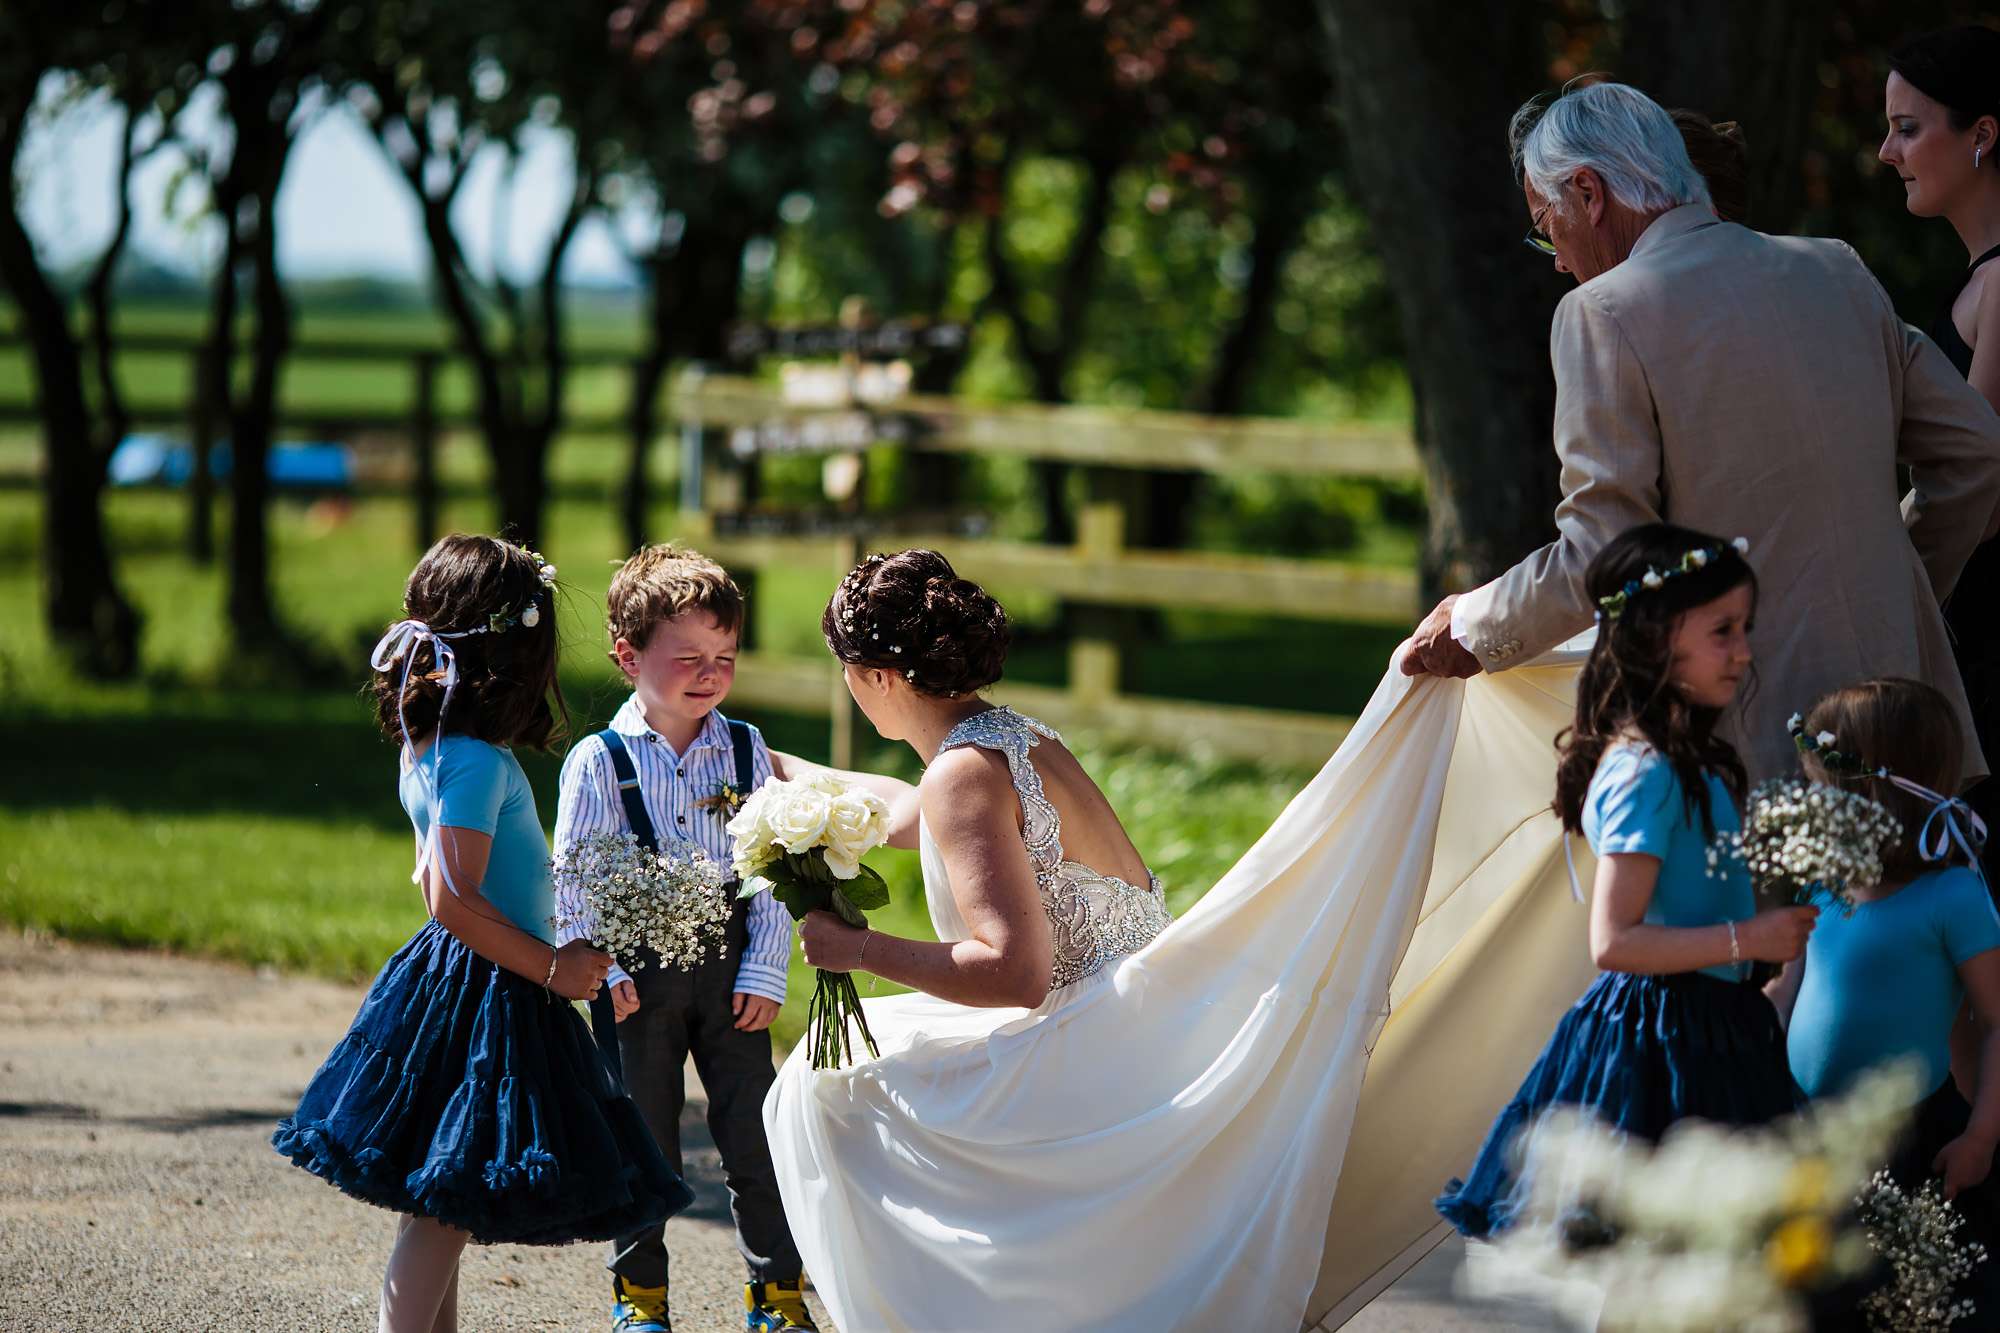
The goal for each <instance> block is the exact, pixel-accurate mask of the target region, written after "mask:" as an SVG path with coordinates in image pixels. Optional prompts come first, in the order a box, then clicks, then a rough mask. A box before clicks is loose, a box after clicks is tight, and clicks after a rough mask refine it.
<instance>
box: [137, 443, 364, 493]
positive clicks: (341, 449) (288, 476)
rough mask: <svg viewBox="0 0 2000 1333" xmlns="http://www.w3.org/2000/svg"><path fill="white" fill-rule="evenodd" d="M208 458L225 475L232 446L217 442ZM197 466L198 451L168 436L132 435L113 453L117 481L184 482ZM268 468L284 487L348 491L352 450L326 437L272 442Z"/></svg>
mask: <svg viewBox="0 0 2000 1333" xmlns="http://www.w3.org/2000/svg"><path fill="white" fill-rule="evenodd" d="M208 459H209V470H210V471H211V472H212V473H213V474H214V476H215V479H216V480H217V481H225V480H227V479H228V477H229V466H230V453H229V446H228V445H227V444H218V445H216V446H215V447H214V448H212V449H210V450H209V454H208ZM193 470H194V450H193V449H192V448H190V447H189V446H188V444H187V442H186V441H185V440H175V439H170V438H168V437H167V436H164V435H128V436H126V437H125V438H124V439H123V440H121V441H119V443H118V448H117V449H115V450H114V451H113V452H112V454H111V470H110V474H111V484H112V485H114V486H185V485H187V482H188V476H189V474H190V473H191V472H192V471H193ZM269 471H270V477H271V484H272V485H273V486H275V487H278V488H279V489H281V490H304V491H344V490H347V489H349V488H351V487H352V486H353V485H354V451H353V450H351V449H349V448H348V447H347V446H346V445H344V444H336V443H332V442H328V441H304V440H286V441H284V442H282V443H279V444H274V445H272V446H271V454H270V460H269Z"/></svg>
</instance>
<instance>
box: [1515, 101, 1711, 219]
mask: <svg viewBox="0 0 2000 1333" xmlns="http://www.w3.org/2000/svg"><path fill="white" fill-rule="evenodd" d="M1507 138H1508V141H1509V143H1511V144H1512V146H1513V150H1514V169H1515V173H1516V174H1517V175H1518V176H1520V177H1521V178H1522V179H1524V180H1526V181H1527V183H1528V184H1530V185H1532V186H1534V187H1535V193H1536V194H1538V195H1540V196H1541V197H1542V198H1544V199H1546V200H1549V201H1550V202H1551V203H1553V204H1554V205H1555V207H1556V211H1557V212H1560V213H1564V214H1567V213H1568V212H1569V208H1568V205H1567V203H1566V202H1565V201H1564V199H1563V192H1562V187H1563V185H1564V184H1565V183H1567V182H1568V181H1569V179H1570V178H1571V177H1572V176H1574V175H1575V174H1576V173H1577V171H1578V170H1579V169H1581V168H1583V167H1589V168H1590V169H1591V170H1593V171H1595V172H1596V173H1597V174H1598V175H1599V176H1600V177H1602V178H1603V180H1604V185H1605V188H1606V189H1607V190H1609V191H1610V192H1611V196H1612V198H1614V199H1616V200H1617V201H1618V202H1619V203H1621V204H1623V205H1625V206H1626V207H1627V208H1630V209H1633V210H1635V211H1636V212H1640V213H1661V212H1665V211H1666V210H1667V209H1669V208H1676V207H1678V206H1680V205H1681V204H1702V205H1705V206H1708V207H1711V208H1712V207H1714V204H1713V203H1712V202H1711V201H1710V199H1709V196H1708V182H1707V181H1706V180H1704V179H1703V178H1702V174H1701V173H1700V172H1699V171H1696V170H1695V166H1694V163H1693V162H1692V161H1690V160H1689V158H1688V151H1687V141H1686V140H1684V139H1682V138H1681V132H1680V128H1679V127H1678V126H1676V125H1675V124H1674V122H1673V118H1672V117H1671V116H1669V115H1668V114H1667V113H1666V109H1665V108H1664V107H1662V106H1661V105H1660V104H1659V103H1658V102H1655V101H1654V100H1653V99H1652V98H1650V97H1648V96H1646V94H1644V93H1642V92H1640V91H1639V90H1638V89H1637V88H1634V87H1632V86H1630V85H1629V84H1623V83H1593V84H1590V85H1589V86H1587V87H1583V88H1577V89H1574V90H1565V91H1563V92H1561V93H1559V94H1557V96H1556V97H1555V99H1554V100H1553V101H1547V100H1544V99H1542V98H1535V99H1534V100H1532V101H1530V102H1529V103H1528V104H1527V105H1525V106H1523V107H1522V108H1521V109H1520V110H1519V111H1516V112H1515V113H1514V119H1513V121H1512V123H1510V124H1509V125H1508V127H1507Z"/></svg>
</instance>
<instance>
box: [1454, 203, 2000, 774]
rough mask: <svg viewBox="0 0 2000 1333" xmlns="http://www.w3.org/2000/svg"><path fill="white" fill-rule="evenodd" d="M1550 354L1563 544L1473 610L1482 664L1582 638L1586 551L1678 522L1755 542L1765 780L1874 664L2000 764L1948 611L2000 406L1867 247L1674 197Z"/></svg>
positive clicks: (1742, 707) (1988, 487) (1553, 338)
mask: <svg viewBox="0 0 2000 1333" xmlns="http://www.w3.org/2000/svg"><path fill="white" fill-rule="evenodd" d="M1550 351H1551V355H1552V359H1553V361H1554V363H1555V375H1556V420H1555V445H1556V453H1557V454H1558V455H1559V457H1560V458H1561V461H1562V491H1563V498H1562V503H1561V504H1560V505H1559V506H1558V507H1557V509H1556V528H1557V530H1558V532H1559V534H1560V535H1559V536H1558V537H1557V538H1556V540H1555V541H1553V542H1551V543H1549V545H1547V546H1545V547H1543V548H1542V549H1541V550H1539V551H1536V552H1535V553H1534V554H1533V555H1531V556H1529V557H1528V558H1527V559H1525V560H1523V561H1522V562H1521V563H1520V564H1518V565H1516V566H1515V567H1514V568H1513V569H1511V570H1509V571H1508V572H1507V573H1505V574H1503V575H1501V576H1500V577H1499V578H1498V579H1496V580H1495V581H1494V582H1492V583H1489V584H1487V585H1486V586H1485V587H1483V588H1480V589H1477V590H1476V591H1474V592H1472V593H1469V594H1467V596H1466V597H1465V598H1464V599H1463V601H1462V604H1461V606H1460V607H1459V609H1458V614H1457V615H1456V616H1455V618H1454V620H1455V624H1456V627H1457V629H1458V631H1459V635H1460V637H1461V639H1462V640H1463V641H1464V643H1465V645H1466V647H1468V648H1469V649H1471V650H1472V652H1473V653H1474V654H1475V655H1476V656H1477V657H1478V658H1479V660H1480V662H1481V664H1482V665H1483V666H1485V667H1486V668H1487V669H1488V670H1489V671H1499V670H1502V669H1504V668H1506V667H1508V666H1510V665H1514V664H1517V663H1521V662H1526V661H1528V660H1529V659H1531V658H1533V657H1536V656H1538V655H1539V654H1541V653H1542V652H1544V651H1545V650H1547V649H1549V648H1552V647H1554V646H1555V645H1556V644H1558V643H1561V642H1563V641H1564V640H1565V639H1568V638H1569V637H1571V636H1572V635H1575V634H1577V633H1580V632H1581V631H1583V630H1584V629H1586V628H1588V627H1589V626H1590V624H1591V621H1592V607H1591V604H1590V599H1589V598H1588V596H1587V595H1586V594H1585V592H1584V584H1583V573H1584V568H1585V566H1587V565H1588V564H1589V563H1590V559H1591V557H1592V556H1594V555H1595V554H1596V553H1597V552H1598V551H1599V550H1601V549H1602V548H1603V547H1604V545H1605V543H1606V542H1608V541H1609V540H1610V539H1611V538H1612V537H1614V536H1616V535H1617V534H1618V533H1620V532H1622V531H1624V530H1625V529H1626V528H1629V527H1631V526H1633V525H1634V524H1638V523H1647V522H1654V521H1658V520H1662V519H1664V520H1666V521H1668V522H1671V523H1679V524H1683V525H1685V526H1688V527H1692V528H1698V529H1701V530H1703V531H1707V532H1711V533H1714V534H1716V535H1718V536H1721V537H1724V538H1731V537H1737V536H1744V537H1748V538H1749V539H1750V543H1751V547H1750V563H1751V564H1752V565H1753V566H1754V567H1755V568H1756V570H1757V575H1758V580H1759V583H1760V585H1761V593H1760V598H1759V604H1758V618H1757V628H1756V632H1755V634H1754V636H1753V640H1752V646H1753V649H1754V651H1755V653H1756V655H1757V676H1758V684H1757V687H1756V688H1755V690H1754V691H1752V692H1750V693H1748V694H1747V695H1746V696H1745V697H1744V698H1743V699H1742V700H1740V701H1739V703H1738V706H1737V708H1736V709H1735V710H1734V715H1733V717H1732V719H1731V721H1730V724H1729V725H1730V728H1731V732H1732V736H1731V739H1733V740H1734V741H1735V742H1736V743H1737V744H1738V746H1739V748H1740V749H1741V750H1742V753H1743V756H1744V759H1745V760H1746V761H1747V762H1748V763H1749V765H1750V770H1751V774H1752V776H1753V778H1764V777H1771V776H1776V775H1778V774H1781V773H1785V772H1789V771H1791V770H1792V767H1793V753H1792V749H1791V743H1790V740H1789V738H1788V737H1787V736H1786V734H1785V726H1784V724H1785V719H1786V718H1787V717H1788V716H1789V715H1790V714H1791V713H1793V712H1795V711H1798V710H1801V709H1803V708H1805V707H1806V705H1808V704H1809V703H1811V702H1812V701H1813V699H1814V698H1816V697H1817V696H1819V695H1820V694H1822V693H1824V692H1825V691H1827V690H1829V689H1833V688H1836V687H1838V686H1840V685H1844V684H1848V683H1850V682H1853V681H1856V680H1860V679H1864V678H1866V677H1869V676H1881V675H1899V676H1914V677H1916V678H1918V679H1920V680H1926V681H1929V682H1930V683H1931V684H1933V685H1935V686H1937V687H1938V688H1939V689H1941V690H1943V691H1944V692H1945V693H1946V694H1947V695H1948V696H1950V698H1951V699H1952V700H1953V702H1954V703H1955V704H1956V705H1957V706H1958V709H1959V714H1960V719H1961V722H1962V724H1963V726H1964V728H1965V735H1966V739H1967V742H1968V746H1969V748H1970V760H1969V764H1968V771H1967V774H1966V776H1967V777H1968V778H1971V777H1974V776H1977V775H1980V774H1983V773H1985V772H1986V771H1987V769H1986V764H1985V761H1984V759H1983V758H1982V757H1981V756H1980V754H1979V750H1978V742H1977V741H1976V740H1975V739H1974V738H1973V732H1972V722H1971V716H1970V713H1969V711H1968V710H1967V708H1966V703H1965V691H1964V688H1963V686H1962V685H1961V684H1960V681H1959V677H1958V668H1957V666H1956V665H1955V664H1954V662H1953V660H1952V654H1951V645H1950V642H1949V640H1948V639H1947V637H1946V632H1945V627H1944V621H1943V618H1942V617H1941V616H1940V614H1939V612H1938V602H1939V600H1940V599H1942V598H1943V597H1944V596H1945V594H1947V593H1948V592H1950V591H1951V587H1952V584H1953V582H1954V581H1956V579H1957V578H1958V574H1959V571H1960V569H1962V568H1963V567H1964V564H1965V561H1966V558H1967V557H1968V556H1970V555H1971V553H1972V550H1973V547H1974V546H1975V545H1977V543H1978V542H1979V540H1980V538H1981V536H1982V535H1983V534H1984V533H1985V532H1986V531H1987V529H1988V526H1989V524H1990V523H1991V522H1992V521H1993V520H1994V518H1995V511H1996V509H2000V418H1996V417H1995V416H1994V413H1993V409H1992V408H1991V407H1989V406H1988V405H1987V403H1986V400H1985V399H1984V398H1982V397H1981V396H1980V395H1979V394H1978V393H1977V392H1976V391H1974V390H1973V389H1972V388H1971V387H1969V386H1968V385H1967V384H1966V383H1965V381H1964V380H1963V379H1962V378H1960V376H1959V375H1958V373H1957V372H1956V371H1955V370H1954V369H1953V368H1952V366H1951V363H1950V362H1948V361H1947V360H1945V357H1944V354H1943V353H1942V352H1940V351H1938V349H1937V348H1936V347H1935V346H1934V345H1932V343H1931V342H1930V341H1929V340H1928V339H1927V338H1925V337H1924V336H1923V335H1922V334H1920V333H1918V332H1917V331H1916V330H1914V329H1912V328H1910V327H1909V326H1908V325H1906V324H1904V323H1903V321H1902V320H1901V319H1899V318H1897V316H1896V312H1895V309H1894V307H1893V306H1891V304H1890V302H1889V297H1888V294H1887V293H1886V292H1884V291H1883V290H1882V287H1881V285H1880V284H1879V283H1877V282H1876V281H1875V278H1874V276H1873V275H1872V274H1870V273H1869V272H1868V269H1867V268H1866V267H1865V266H1864V265H1863V264H1862V263H1861V260H1860V258H1859V257H1858V256H1857V255H1856V254H1855V253H1854V251H1853V250H1852V249H1850V248H1849V247H1848V246H1847V245H1845V244H1843V243H1842V242H1839V241H1831V240H1812V239H1806V238H1801V237H1788V236H1766V235H1763V234H1761V233H1759V232H1754V231H1750V230H1748V229H1747V228H1744V227H1739V226H1736V225H1734V224H1731V223H1725V222H1719V221H1717V220H1716V218H1715V217H1714V215H1713V214H1711V213H1710V212H1709V211H1708V210H1707V209H1705V208H1701V207H1699V206H1695V205H1689V206H1686V207H1682V208H1676V209H1673V210H1672V211H1670V212H1668V213H1665V214H1663V215H1661V216H1660V217H1659V218H1657V219H1655V220H1654V222H1653V224H1652V225H1651V226H1650V227H1648V228H1647V229H1646V231H1645V233H1644V234H1643V235H1641V236H1640V238H1639V240H1638V243H1637V244H1636V245H1634V246H1633V248H1632V254H1631V256H1630V257H1629V258H1628V259H1627V260H1626V261H1625V262H1624V263H1622V264H1620V265H1618V266H1617V267H1616V268H1613V269H1611V270H1609V271H1608V272H1605V273H1602V274H1600V275H1598V276H1597V277H1595V278H1593V279H1591V280H1590V281H1589V282H1586V283H1583V284H1582V285H1581V286H1579V287H1578V288H1577V289H1576V290H1575V291H1573V292H1571V293H1570V294H1569V295H1568V296H1566V297H1564V298H1563V301H1562V304H1561V305H1560V306H1558V307H1557V310H1556V317H1555V324H1554V327H1553V329H1552V331H1551V334H1550ZM1899 463H1900V464H1904V465H1907V466H1908V467H1909V468H1910V470H1911V478H1912V483H1913V487H1912V490H1911V493H1910V496H1909V497H1908V499H1907V501H1905V502H1903V503H1902V504H1899V497H1898V494H1897V473H1896V465H1897V464H1899ZM1995 613H1996V614H2000V607H1996V608H1995Z"/></svg>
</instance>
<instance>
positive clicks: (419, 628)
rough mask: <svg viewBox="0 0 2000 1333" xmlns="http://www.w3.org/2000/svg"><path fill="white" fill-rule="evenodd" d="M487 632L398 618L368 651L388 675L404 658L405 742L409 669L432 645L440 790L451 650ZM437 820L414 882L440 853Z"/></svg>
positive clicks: (434, 778)
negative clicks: (438, 684)
mask: <svg viewBox="0 0 2000 1333" xmlns="http://www.w3.org/2000/svg"><path fill="white" fill-rule="evenodd" d="M484 633H486V626H484V625H479V626H476V627H474V628H472V629H461V630H449V631H440V630H434V629H432V628H431V627H430V626H429V625H427V624H425V623H424V622H423V621H421V620H399V621H397V622H396V623H395V624H393V625H391V626H389V628H388V630H387V631H385V632H384V633H383V635H382V637H381V638H379V639H377V640H376V641H375V651H374V652H373V653H371V654H369V657H368V665H370V666H372V667H374V668H375V669H376V670H377V671H380V672H382V673H383V674H384V675H387V674H388V673H389V672H390V671H392V670H394V669H395V666H396V659H398V658H401V659H402V662H403V678H402V680H401V681H399V682H398V683H397V687H396V727H397V730H399V731H401V732H402V734H403V744H404V745H405V746H408V745H409V744H410V725H409V723H408V722H407V721H406V720H405V719H404V717H403V697H404V696H405V695H407V694H408V693H409V692H410V672H411V670H412V668H414V667H415V665H416V661H417V648H418V646H419V645H420V644H424V643H428V644H430V646H431V655H432V657H434V658H435V659H436V660H437V670H438V674H439V675H440V676H441V677H442V678H443V685H444V697H443V698H442V699H440V700H439V701H438V718H437V733H436V734H435V735H434V736H432V738H431V755H430V759H431V790H432V791H433V792H436V791H438V790H439V789H440V788H439V779H440V776H441V774H442V770H443V765H444V715H445V710H446V709H448V708H450V707H451V692H452V691H453V690H454V689H456V688H457V687H458V654H457V653H456V652H454V651H453V650H452V646H451V641H452V640H453V639H465V638H470V637H471V636H472V635H474V634H484ZM437 836H438V831H437V824H436V823H435V822H433V823H432V824H431V828H430V832H429V833H428V834H426V835H425V837H424V846H423V850H422V851H421V852H419V853H418V854H417V868H416V869H415V870H413V871H411V872H410V880H411V882H412V883H415V884H418V885H421V884H422V883H423V882H424V871H425V870H427V869H429V867H430V864H431V861H432V860H433V858H434V857H436V854H437ZM438 869H439V870H441V871H443V873H444V882H445V886H446V887H447V888H449V889H450V890H451V891H452V892H453V893H457V892H458V886H457V885H456V884H453V883H452V882H451V872H450V871H449V870H446V869H445V866H444V862H443V861H442V860H440V861H438Z"/></svg>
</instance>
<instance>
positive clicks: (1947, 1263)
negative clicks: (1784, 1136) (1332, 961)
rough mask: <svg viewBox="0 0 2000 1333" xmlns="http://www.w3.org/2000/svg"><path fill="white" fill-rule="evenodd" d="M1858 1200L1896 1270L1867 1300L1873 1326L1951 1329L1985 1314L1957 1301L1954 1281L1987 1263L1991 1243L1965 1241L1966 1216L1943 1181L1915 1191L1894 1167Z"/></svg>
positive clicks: (1926, 1332)
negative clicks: (1893, 1173) (1941, 1185)
mask: <svg viewBox="0 0 2000 1333" xmlns="http://www.w3.org/2000/svg"><path fill="white" fill-rule="evenodd" d="M1858 1202H1859V1210H1860V1216H1861V1224H1862V1225H1863V1226H1865V1227H1866V1228H1867V1229H1868V1243H1869V1244H1870V1245H1871V1246H1873V1247H1874V1249H1875V1251H1876V1253H1878V1254H1880V1255H1881V1256H1882V1258H1883V1261H1884V1262H1885V1263H1887V1265H1888V1267H1889V1272H1890V1274H1891V1281H1890V1283H1889V1285H1887V1286H1885V1287H1882V1288H1879V1289H1878V1290H1875V1291H1872V1292H1870V1293H1868V1295H1867V1296H1866V1297H1864V1298H1863V1299H1862V1302H1861V1311H1862V1313H1863V1314H1865V1315H1867V1316H1868V1326H1869V1327H1870V1328H1873V1329H1877V1330H1882V1331H1883V1333H1887V1331H1888V1330H1896V1333H1903V1331H1904V1330H1908V1333H1932V1331H1933V1330H1936V1331H1937V1333H1943V1330H1945V1329H1949V1328H1950V1327H1951V1326H1952V1325H1953V1324H1956V1323H1957V1322H1958V1321H1959V1320H1961V1319H1963V1320H1968V1321H1969V1320H1970V1319H1971V1318H1972V1316H1973V1315H1974V1314H1975V1313H1977V1311H1976V1310H1975V1309H1974V1308H1973V1303H1972V1302H1971V1301H1969V1300H1954V1299H1953V1297H1952V1284H1954V1283H1956V1282H1960V1281H1962V1280H1964V1279H1965V1278H1968V1277H1970V1276H1971V1275H1972V1270H1973V1269H1975V1268H1977V1267H1979V1265H1981V1264H1983V1263H1985V1262H1986V1261H1987V1258H1988V1256H1987V1253H1986V1247H1985V1246H1984V1245H1981V1244H1980V1243H1979V1242H1978V1241H1976V1240H1969V1241H1962V1240H1960V1239H1958V1228H1959V1226H1960V1225H1961V1223H1962V1222H1963V1221H1964V1219H1963V1218H1962V1217H1961V1216H1960V1215H1959V1212H1958V1210H1957V1209H1956V1208H1953V1207H1952V1206H1951V1203H1950V1202H1949V1201H1948V1200H1947V1199H1946V1198H1945V1197H1944V1191H1943V1190H1942V1189H1941V1188H1939V1185H1938V1182H1937V1181H1935V1180H1931V1181H1926V1182H1925V1183H1924V1187H1923V1188H1922V1189H1920V1190H1918V1191H1917V1192H1916V1193H1914V1194H1912V1193H1910V1192H1909V1191H1907V1190H1905V1189H1904V1188H1903V1187H1902V1186H1901V1185H1899V1184H1897V1183H1896V1180H1895V1178H1894V1177H1893V1176H1891V1175H1890V1174H1889V1173H1888V1172H1887V1171H1878V1172H1876V1173H1875V1178H1874V1179H1873V1180H1870V1181H1869V1182H1868V1185H1867V1187H1866V1188H1865V1189H1863V1190H1862V1191H1861V1198H1860V1200H1859V1201H1858ZM1988 1327H1991V1325H1990V1324H1989V1325H1988Z"/></svg>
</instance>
